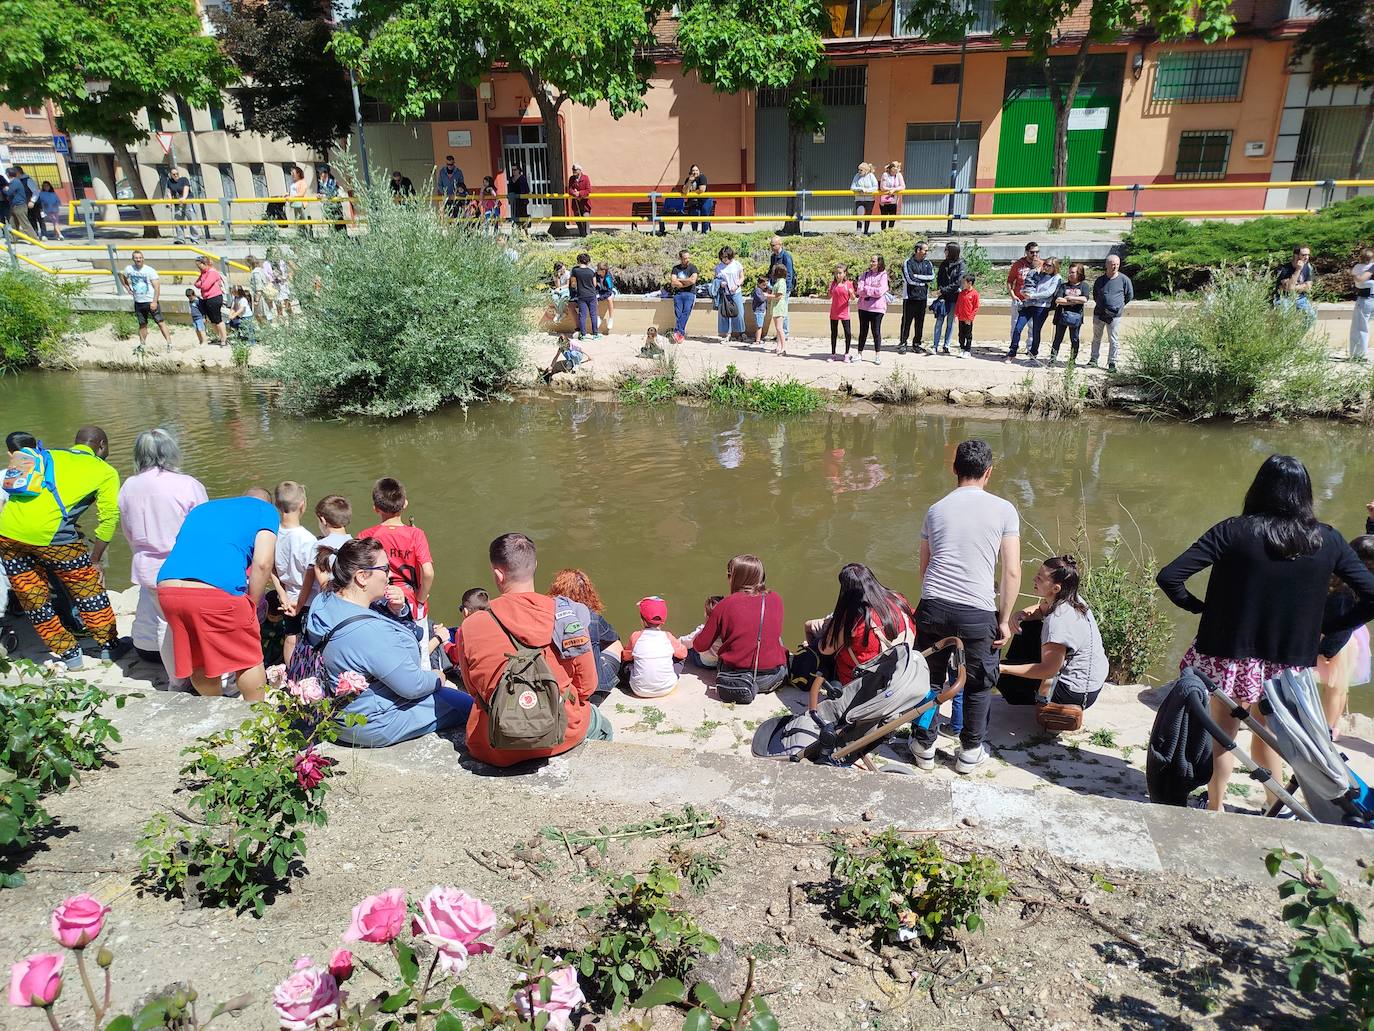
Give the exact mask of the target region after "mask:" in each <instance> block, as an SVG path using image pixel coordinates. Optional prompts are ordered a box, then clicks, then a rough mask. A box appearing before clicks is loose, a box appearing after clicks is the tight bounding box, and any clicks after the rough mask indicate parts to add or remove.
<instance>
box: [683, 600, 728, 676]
mask: <svg viewBox="0 0 1374 1031" xmlns="http://www.w3.org/2000/svg"><path fill="white" fill-rule="evenodd" d="M721 600H722V596H721V595H719V594H713V595H711V597H709V598H707V599H706V618H707V619H710V618H711V610H712V609H714V608H715V607H716V606H717V605H719V604H720V603H721ZM705 629H706V624H705V623H702V624H700V625H699V626H698V627H697V628H696V629H695V630H693V631H692V632H691V633H690V634H688V635H687V636H686V637H684V638H683V640H684V641H695V640H696V638H697V634H699V633H701V632H702V631H703V630H705ZM687 654H688V655H689V656H690V657H691V660H692V661H693V662H695V663H696V664H697V665H698V666H701V667H702V668H703V669H715V668H716V667H717V666H719V665H720V658H719V657H718V656H717V655H716V653H715V651H714V650H709V651H704V652H699V651H697V650H696V649H695V648H691V649H689V650H688V653H687Z"/></svg>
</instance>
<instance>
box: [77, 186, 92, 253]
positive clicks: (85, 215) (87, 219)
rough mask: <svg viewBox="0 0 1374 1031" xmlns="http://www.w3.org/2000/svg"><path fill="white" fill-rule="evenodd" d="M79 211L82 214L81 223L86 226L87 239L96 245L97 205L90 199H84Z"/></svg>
mask: <svg viewBox="0 0 1374 1031" xmlns="http://www.w3.org/2000/svg"><path fill="white" fill-rule="evenodd" d="M78 210H79V211H80V212H81V221H82V222H84V223H85V225H86V239H87V240H88V241H90V242H91V243H95V204H93V203H92V202H91V199H90V198H89V197H82V198H81V204H80V206H79V208H78Z"/></svg>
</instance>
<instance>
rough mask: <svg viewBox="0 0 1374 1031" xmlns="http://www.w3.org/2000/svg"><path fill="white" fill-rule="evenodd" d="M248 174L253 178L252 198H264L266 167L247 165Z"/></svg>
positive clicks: (265, 193) (265, 191) (265, 194)
mask: <svg viewBox="0 0 1374 1031" xmlns="http://www.w3.org/2000/svg"><path fill="white" fill-rule="evenodd" d="M248 174H249V175H250V176H252V177H253V196H254V197H266V196H267V166H266V165H256V164H254V165H249V166H248Z"/></svg>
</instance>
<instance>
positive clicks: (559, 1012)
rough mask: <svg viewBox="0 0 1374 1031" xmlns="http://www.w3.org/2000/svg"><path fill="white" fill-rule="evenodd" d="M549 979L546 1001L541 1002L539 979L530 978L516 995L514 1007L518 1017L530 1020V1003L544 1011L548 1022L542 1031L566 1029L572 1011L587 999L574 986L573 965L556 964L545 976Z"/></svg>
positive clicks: (575, 978)
mask: <svg viewBox="0 0 1374 1031" xmlns="http://www.w3.org/2000/svg"><path fill="white" fill-rule="evenodd" d="M544 976H545V977H547V978H548V981H549V1001H548V1002H540V1001H539V997H540V995H541V994H542V993H541V992H540V989H539V982H538V981H533V982H531V983H530V984H528V985H527V986H526V987H525V988H523V989H521V990H520V991H518V992H516V994H515V1009H516V1011H517V1012H518V1013H519V1014H520V1019H521V1020H529V1019H530V1004H531V1003H533V1004H534V1011H535V1013H547V1014H548V1015H549V1022H548V1023H547V1024H545V1025H544V1027H545V1031H568V1029H569V1028H570V1027H572V1015H573V1010H575V1009H577V1007H579V1006H581V1005H582V1004H583V1003H584V1002H586V1001H587V997H586V996H585V995H583V994H582V989H581V988H579V987H578V985H577V971H576V970H574V969H573V968H572V967H559V968H558V969H557V970H555V971H554V972H553V973H551V974H546V975H544Z"/></svg>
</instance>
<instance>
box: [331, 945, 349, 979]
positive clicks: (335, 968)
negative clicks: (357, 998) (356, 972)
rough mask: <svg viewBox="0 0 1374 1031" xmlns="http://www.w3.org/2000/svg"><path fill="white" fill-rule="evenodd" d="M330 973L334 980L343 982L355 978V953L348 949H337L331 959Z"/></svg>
mask: <svg viewBox="0 0 1374 1031" xmlns="http://www.w3.org/2000/svg"><path fill="white" fill-rule="evenodd" d="M329 972H330V974H332V975H333V977H334V980H336V981H339V982H343V981H347V980H348V979H349V978H350V977H352V976H353V953H351V952H349V951H348V950H347V949H335V950H334V955H332V956H330V957H329Z"/></svg>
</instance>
